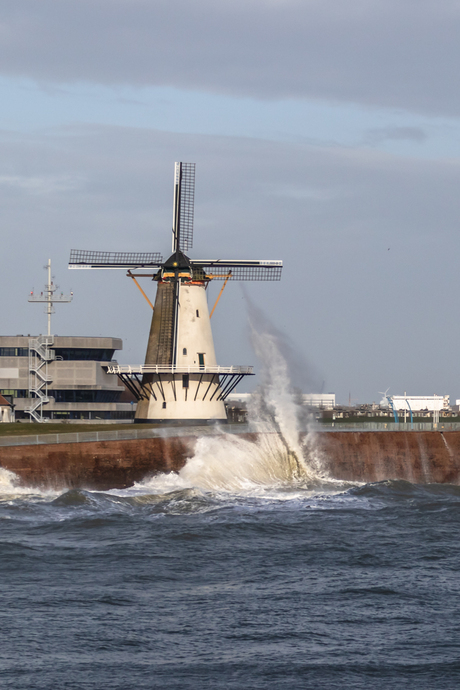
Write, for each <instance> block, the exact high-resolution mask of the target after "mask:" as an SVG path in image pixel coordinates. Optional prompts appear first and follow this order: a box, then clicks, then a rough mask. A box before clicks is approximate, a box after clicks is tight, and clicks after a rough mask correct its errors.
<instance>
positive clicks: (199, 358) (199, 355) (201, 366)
mask: <svg viewBox="0 0 460 690" xmlns="http://www.w3.org/2000/svg"><path fill="white" fill-rule="evenodd" d="M198 363H199V365H200V369H204V352H199V353H198Z"/></svg>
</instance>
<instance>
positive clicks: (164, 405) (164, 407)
mask: <svg viewBox="0 0 460 690" xmlns="http://www.w3.org/2000/svg"><path fill="white" fill-rule="evenodd" d="M163 409H164V410H165V409H166V403H165V402H164V403H163Z"/></svg>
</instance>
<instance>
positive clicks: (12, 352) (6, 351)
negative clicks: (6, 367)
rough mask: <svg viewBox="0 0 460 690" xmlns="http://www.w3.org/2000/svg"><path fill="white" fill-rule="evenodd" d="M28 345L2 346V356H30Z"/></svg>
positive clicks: (0, 353) (0, 351)
mask: <svg viewBox="0 0 460 690" xmlns="http://www.w3.org/2000/svg"><path fill="white" fill-rule="evenodd" d="M28 356H29V350H28V348H27V347H0V357H28Z"/></svg>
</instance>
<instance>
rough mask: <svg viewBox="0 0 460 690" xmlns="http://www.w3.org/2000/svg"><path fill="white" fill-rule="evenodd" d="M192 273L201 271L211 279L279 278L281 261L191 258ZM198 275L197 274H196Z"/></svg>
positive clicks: (266, 279) (265, 279)
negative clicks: (203, 259) (198, 259)
mask: <svg viewBox="0 0 460 690" xmlns="http://www.w3.org/2000/svg"><path fill="white" fill-rule="evenodd" d="M191 264H192V266H193V270H194V275H195V276H196V274H197V273H198V274H199V273H200V272H201V273H202V275H203V279H206V277H208V278H211V279H212V280H263V281H268V280H280V279H281V272H282V270H283V262H282V261H238V260H228V261H225V260H215V261H213V260H210V261H196V260H194V259H192V260H191ZM196 277H198V276H196Z"/></svg>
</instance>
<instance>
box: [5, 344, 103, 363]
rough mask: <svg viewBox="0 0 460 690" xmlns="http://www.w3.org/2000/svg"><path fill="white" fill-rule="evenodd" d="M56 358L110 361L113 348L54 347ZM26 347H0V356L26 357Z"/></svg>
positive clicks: (68, 360)
mask: <svg viewBox="0 0 460 690" xmlns="http://www.w3.org/2000/svg"><path fill="white" fill-rule="evenodd" d="M54 352H55V353H56V357H57V359H62V360H64V361H67V362H81V361H88V360H89V361H91V362H111V361H112V358H113V353H114V352H115V350H107V349H103V348H89V347H88V348H84V347H74V348H69V347H56V348H54ZM28 356H29V350H28V348H27V347H0V357H28Z"/></svg>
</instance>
